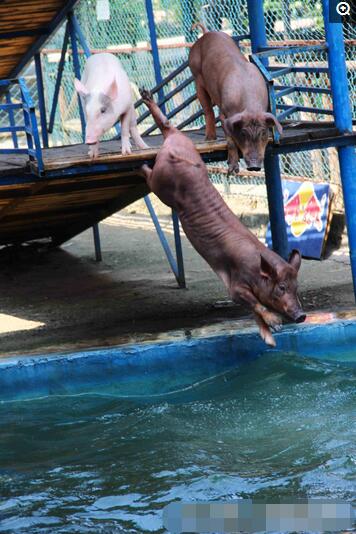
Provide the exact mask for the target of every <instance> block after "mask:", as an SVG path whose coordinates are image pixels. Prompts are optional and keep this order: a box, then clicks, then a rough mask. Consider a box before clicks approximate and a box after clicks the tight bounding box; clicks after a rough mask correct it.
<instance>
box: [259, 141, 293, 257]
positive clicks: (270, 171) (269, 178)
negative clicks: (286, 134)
mask: <svg viewBox="0 0 356 534" xmlns="http://www.w3.org/2000/svg"><path fill="white" fill-rule="evenodd" d="M264 166H265V177H266V187H267V200H268V211H269V214H270V216H269V218H270V223H271V235H272V242H273V250H274V251H275V252H277V254H279V255H280V256H282V258H284V259H285V260H286V259H287V258H288V238H287V232H286V223H285V217H284V203H283V191H282V181H281V172H280V168H279V156H278V154H272V152H271V150H269V148H268V147H267V150H266V155H265V161H264ZM276 199H282V201H281V202H276Z"/></svg>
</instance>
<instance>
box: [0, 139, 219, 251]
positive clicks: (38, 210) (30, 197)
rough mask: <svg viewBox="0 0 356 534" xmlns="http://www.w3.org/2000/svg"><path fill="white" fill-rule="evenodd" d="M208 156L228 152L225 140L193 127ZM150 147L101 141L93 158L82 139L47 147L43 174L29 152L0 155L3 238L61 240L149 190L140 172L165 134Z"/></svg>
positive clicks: (11, 240) (9, 240) (213, 157)
mask: <svg viewBox="0 0 356 534" xmlns="http://www.w3.org/2000/svg"><path fill="white" fill-rule="evenodd" d="M190 135H191V137H192V139H193V140H194V142H195V144H196V146H197V149H198V150H199V152H200V153H201V154H202V156H203V157H204V159H206V158H207V159H208V160H209V161H217V160H221V159H225V158H226V142H225V140H224V139H223V138H220V139H218V140H217V141H216V142H208V143H207V142H204V134H203V132H199V133H196V132H192V133H191V134H190ZM147 144H149V145H150V147H151V148H149V149H147V150H135V151H133V153H132V154H131V155H129V156H121V155H120V150H121V147H120V141H105V142H103V143H101V148H100V156H99V158H98V159H97V160H96V161H95V162H94V163H93V162H92V161H91V160H90V159H89V157H88V155H87V152H88V147H87V146H86V145H83V144H79V145H71V146H65V147H54V148H49V149H45V150H43V159H44V164H45V174H44V176H41V177H39V176H36V174H35V172H34V171H35V170H36V169H31V168H30V166H29V163H28V161H27V156H25V155H1V156H0V244H6V243H20V242H24V241H28V240H31V239H39V238H51V240H52V242H53V243H54V244H55V245H57V244H60V243H62V242H64V241H66V240H67V239H70V238H71V237H73V236H74V235H77V234H78V233H80V232H82V231H84V230H85V229H86V228H89V227H91V226H92V225H93V224H94V223H97V222H99V221H101V220H102V219H104V218H106V217H108V216H109V215H111V214H112V213H114V212H115V211H118V210H120V209H122V208H124V207H125V206H127V205H129V204H131V203H132V202H134V201H135V200H138V199H139V198H142V197H143V196H145V195H146V194H147V193H148V192H149V191H148V188H147V186H146V182H145V181H144V179H143V177H142V176H141V175H140V174H139V169H140V167H141V165H142V164H143V163H144V162H147V163H149V164H153V163H154V160H155V158H156V155H157V151H158V149H159V147H160V146H161V144H162V136H161V135H157V136H150V138H149V139H148V140H147Z"/></svg>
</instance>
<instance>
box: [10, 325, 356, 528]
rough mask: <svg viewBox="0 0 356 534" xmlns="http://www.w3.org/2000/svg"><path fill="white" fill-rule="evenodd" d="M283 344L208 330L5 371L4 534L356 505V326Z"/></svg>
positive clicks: (322, 328)
mask: <svg viewBox="0 0 356 534" xmlns="http://www.w3.org/2000/svg"><path fill="white" fill-rule="evenodd" d="M230 326H231V325H230ZM277 340H278V341H277V349H276V350H271V349H268V350H265V347H264V345H263V344H262V343H261V342H260V340H259V339H258V336H257V335H256V333H255V332H253V331H249V330H247V331H245V332H244V333H243V334H238V335H237V334H236V332H234V331H232V330H229V328H226V330H225V331H220V332H219V334H217V333H216V331H215V332H214V331H210V330H209V329H208V331H203V332H198V333H195V332H192V333H185V334H184V333H183V334H180V335H177V336H176V337H175V338H170V339H169V340H164V341H163V340H161V341H159V342H155V343H151V342H147V343H142V344H130V345H126V346H123V347H115V348H112V349H105V350H102V351H100V350H96V351H88V352H84V353H83V352H81V353H78V354H66V355H49V356H42V357H39V358H38V359H36V358H28V357H24V358H8V359H6V360H4V361H3V362H2V363H1V371H0V391H1V395H2V402H1V403H0V419H1V427H2V431H1V435H0V487H1V489H0V495H1V499H0V532H22V531H27V532H41V533H42V532H44V533H47V532H48V533H53V532H54V533H57V532H58V533H60V532H66V533H67V532H78V533H79V532H86V533H87V532H118V533H119V532H125V533H141V532H143V533H146V532H164V530H163V529H162V509H163V507H164V506H165V505H167V504H168V503H170V502H173V501H178V500H185V501H202V500H228V501H231V500H234V499H237V498H240V497H243V498H247V497H253V498H266V499H271V498H273V497H276V496H291V495H292V496H294V497H305V496H308V497H331V498H340V499H344V500H348V501H350V500H353V499H355V496H356V495H355V480H356V447H355V441H356V440H355V433H356V429H355V416H356V412H355V406H356V403H355V400H356V388H355V385H356V343H355V340H356V322H354V321H353V320H351V319H350V318H347V317H344V318H341V320H340V317H339V318H335V320H334V321H333V322H331V323H329V322H328V323H327V324H325V323H324V324H320V323H319V322H318V323H317V324H309V325H305V326H304V325H302V326H300V327H299V326H298V327H297V328H296V329H295V328H294V327H287V328H286V329H285V330H284V331H283V332H282V333H281V334H278V335H277Z"/></svg>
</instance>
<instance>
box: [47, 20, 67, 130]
mask: <svg viewBox="0 0 356 534" xmlns="http://www.w3.org/2000/svg"><path fill="white" fill-rule="evenodd" d="M68 42H69V25H68V22H67V24H66V29H65V33H64V38H63V45H62V52H61V57H60V60H59V63H58V71H57V78H56V85H55V87H54V93H53V101H52V108H51V113H50V117H49V124H48V132H49V133H52V132H53V126H54V120H55V116H56V109H57V104H58V96H59V89H60V86H61V82H62V75H63V70H64V63H65V58H66V53H67V48H68Z"/></svg>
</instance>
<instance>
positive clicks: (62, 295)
mask: <svg viewBox="0 0 356 534" xmlns="http://www.w3.org/2000/svg"><path fill="white" fill-rule="evenodd" d="M164 228H165V229H166V231H167V237H168V239H169V241H170V242H171V243H173V233H172V230H171V223H170V221H169V220H168V219H166V220H165V221H164ZM100 233H101V243H102V253H103V261H102V262H100V263H97V262H96V261H95V255H94V246H93V239H92V231H91V230H88V231H86V232H84V233H83V234H81V235H79V236H77V237H76V238H74V239H72V240H71V241H69V242H67V243H66V244H65V245H64V246H62V247H61V248H59V249H54V250H51V251H48V250H47V249H45V248H43V247H41V246H40V247H39V246H34V245H32V246H22V247H17V248H14V247H6V248H3V249H1V250H0V293H1V301H0V343H1V348H0V356H7V355H10V354H18V353H20V354H24V353H29V354H33V353H45V352H47V351H62V350H71V349H73V347H76V348H79V347H80V348H83V347H97V346H106V345H109V344H114V343H119V342H122V341H130V340H133V339H137V336H140V335H147V334H148V335H149V334H153V333H157V332H164V331H168V330H175V329H178V328H182V329H188V330H189V329H191V328H195V327H198V326H202V325H206V324H211V323H219V322H220V321H223V320H226V319H233V318H235V317H236V318H238V317H245V316H249V315H250V314H249V313H248V312H247V311H246V309H245V308H244V307H242V306H226V305H225V304H226V302H227V301H228V297H227V294H226V291H225V289H224V287H223V285H222V283H221V282H220V280H219V279H218V278H217V277H216V275H215V274H214V273H213V272H212V271H211V269H210V268H209V266H208V265H207V264H206V263H205V262H204V260H203V259H202V258H200V257H199V256H198V254H197V253H196V252H195V251H194V250H193V249H192V247H191V245H190V244H189V242H188V241H187V239H186V238H185V237H183V252H184V260H185V271H186V281H187V289H178V288H177V284H176V282H175V279H174V276H173V274H172V273H171V271H170V269H169V266H168V263H167V261H166V258H165V256H164V253H163V250H162V248H161V245H160V243H159V241H158V238H157V235H156V233H155V231H154V228H153V225H152V222H151V221H150V219H149V218H148V217H147V216H143V215H137V214H136V215H133V214H129V213H128V212H126V213H125V212H121V213H119V214H115V215H114V216H112V217H110V218H109V219H107V220H106V221H104V222H103V223H101V224H100ZM299 280H300V295H301V300H302V302H303V305H304V308H305V310H306V311H312V310H318V309H322V310H333V311H334V310H336V309H339V308H343V309H344V308H352V307H353V306H354V304H355V302H354V296H353V288H352V279H351V271H350V262H349V256H348V249H347V243H346V242H345V240H344V241H343V244H342V246H341V248H339V249H338V250H337V251H335V252H334V253H333V254H332V255H331V256H330V257H329V258H328V259H327V260H323V261H321V262H320V261H311V260H304V261H303V264H302V268H301V271H300V276H299Z"/></svg>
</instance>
